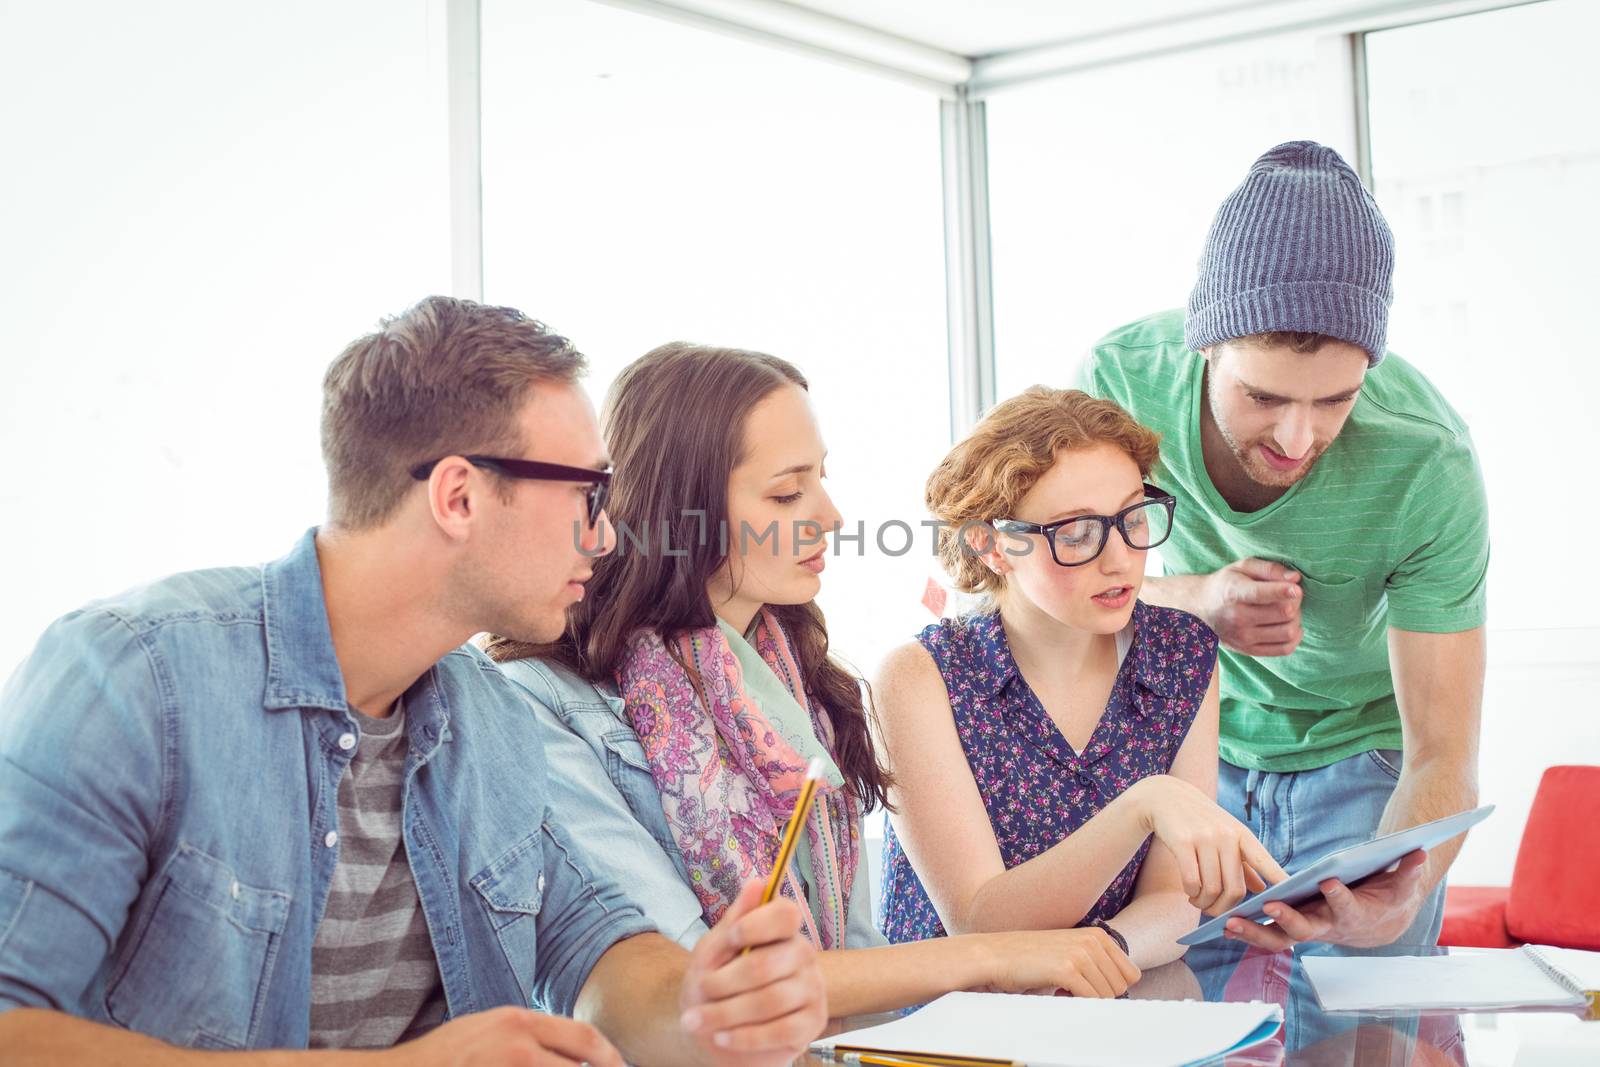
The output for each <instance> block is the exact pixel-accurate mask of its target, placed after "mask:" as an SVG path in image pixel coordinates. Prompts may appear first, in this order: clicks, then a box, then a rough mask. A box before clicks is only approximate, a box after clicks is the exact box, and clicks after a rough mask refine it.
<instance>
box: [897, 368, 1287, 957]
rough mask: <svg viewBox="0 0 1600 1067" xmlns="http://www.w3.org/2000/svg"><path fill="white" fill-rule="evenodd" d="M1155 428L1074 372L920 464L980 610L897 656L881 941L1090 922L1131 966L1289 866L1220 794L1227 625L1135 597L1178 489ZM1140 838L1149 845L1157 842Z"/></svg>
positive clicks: (950, 557)
mask: <svg viewBox="0 0 1600 1067" xmlns="http://www.w3.org/2000/svg"><path fill="white" fill-rule="evenodd" d="M1158 445H1159V442H1158V439H1157V437H1156V435H1155V434H1154V433H1152V432H1151V431H1149V430H1147V429H1145V428H1144V427H1143V426H1140V425H1139V424H1138V423H1137V422H1135V421H1134V420H1133V419H1132V418H1131V417H1130V416H1129V415H1128V414H1127V413H1126V412H1125V411H1123V410H1122V409H1121V408H1119V407H1117V406H1116V405H1115V404H1113V403H1110V402H1109V401H1105V400H1097V399H1095V398H1093V397H1090V396H1088V395H1087V394H1085V393H1081V392H1078V391H1076V390H1063V389H1048V388H1045V387H1042V386H1035V387H1033V388H1031V389H1029V390H1027V391H1026V392H1024V393H1023V394H1021V395H1020V396H1016V397H1013V398H1011V399H1010V400H1007V401H1005V402H1003V403H1001V404H999V405H997V406H996V407H995V408H994V410H993V411H991V412H990V413H989V415H988V416H987V417H986V418H984V419H983V420H982V421H981V422H980V423H979V424H978V425H977V426H976V427H975V428H974V429H973V431H972V432H971V434H970V435H969V436H968V437H967V438H966V439H965V440H963V441H962V442H960V443H959V444H958V445H956V446H955V448H954V449H952V450H951V452H950V454H949V455H947V456H946V457H945V459H944V460H943V461H942V462H941V463H940V464H939V466H938V468H937V469H936V470H935V471H934V472H933V475H932V476H931V477H930V478H929V479H928V484H927V504H928V508H929V510H930V511H931V512H932V514H933V515H934V516H935V517H936V518H937V519H939V520H940V521H941V522H942V523H943V524H944V526H943V527H942V528H941V530H940V535H939V536H940V544H939V548H940V555H941V558H942V561H943V563H944V566H945V568H946V569H947V570H948V572H949V573H950V575H951V577H952V578H953V579H954V581H955V585H956V586H957V588H959V589H961V590H962V591H964V592H968V593H973V594H978V595H979V596H980V597H981V598H982V599H981V603H980V606H979V607H978V608H977V609H976V610H974V611H972V612H970V613H968V614H966V615H964V616H962V617H960V618H955V619H943V620H941V621H940V622H938V623H936V624H934V625H932V626H929V627H927V628H926V629H924V630H923V631H922V633H921V634H920V635H919V636H918V638H917V640H916V641H913V642H909V643H908V644H906V645H904V646H902V647H900V648H898V649H896V650H895V651H894V652H893V653H891V654H890V655H889V657H888V658H887V659H886V661H885V663H884V666H883V669H882V673H881V676H880V678H879V680H878V682H877V684H876V685H875V687H874V689H875V692H876V693H877V698H878V699H877V704H878V713H879V715H880V717H881V724H880V728H881V730H882V741H883V749H884V753H885V755H886V757H887V759H888V764H889V770H890V772H891V774H892V776H893V778H892V781H893V785H892V787H891V789H890V793H889V795H890V802H891V805H892V807H891V813H890V818H891V830H890V833H889V836H888V839H887V840H886V842H885V846H886V847H885V862H884V868H885V870H884V887H883V893H882V899H881V923H880V925H881V926H882V928H883V930H884V932H885V934H887V936H888V937H889V939H890V940H891V941H897V942H900V941H915V940H922V939H925V938H930V937H939V936H942V935H944V934H946V933H951V934H956V933H966V932H969V931H976V930H1002V929H1004V930H1010V929H1050V928H1061V927H1074V926H1099V927H1101V928H1103V929H1105V930H1106V931H1107V932H1108V933H1110V934H1111V935H1112V936H1113V937H1114V938H1116V939H1117V940H1118V941H1119V942H1121V943H1123V945H1124V947H1125V948H1126V950H1127V952H1128V955H1129V956H1130V958H1131V959H1132V960H1133V961H1134V963H1135V964H1137V965H1138V966H1140V967H1151V966H1155V965H1158V964H1161V963H1165V962H1168V961H1170V960H1173V959H1176V958H1177V957H1178V956H1180V955H1182V953H1183V948H1182V946H1180V945H1179V944H1178V943H1177V938H1178V937H1180V936H1182V935H1183V934H1184V933H1186V932H1187V931H1189V930H1190V929H1192V928H1193V927H1194V925H1195V922H1196V920H1197V918H1198V913H1199V912H1200V911H1206V912H1212V913H1215V912H1218V911H1221V910H1225V909H1226V908H1228V907H1231V906H1232V905H1233V904H1234V903H1237V902H1238V901H1239V900H1240V899H1242V898H1243V897H1244V896H1245V894H1246V892H1247V891H1254V890H1259V889H1261V888H1263V887H1264V884H1265V881H1266V880H1271V881H1276V880H1279V879H1281V878H1282V877H1283V876H1284V875H1283V871H1282V870H1281V869H1280V868H1279V867H1278V865H1277V864H1276V863H1275V862H1274V861H1273V859H1272V857H1271V856H1270V855H1269V854H1268V853H1267V851H1266V849H1264V848H1263V847H1262V846H1261V844H1260V843H1259V842H1258V841H1257V840H1256V839H1255V838H1254V837H1253V836H1252V835H1251V834H1250V832H1249V830H1247V829H1246V828H1245V827H1244V826H1243V824H1241V823H1239V822H1238V821H1237V820H1236V819H1234V818H1233V817H1232V816H1231V815H1229V814H1227V813H1226V812H1224V811H1223V810H1222V809H1221V808H1219V807H1218V806H1217V804H1216V802H1215V797H1216V780H1217V716H1218V699H1217V672H1216V667H1217V639H1216V635H1215V634H1213V633H1212V632H1211V630H1210V629H1209V628H1207V627H1206V625H1205V624H1204V623H1202V622H1201V621H1200V620H1199V619H1197V618H1195V617H1194V616H1192V615H1188V614H1186V613H1184V612H1181V611H1174V610H1171V609H1168V608H1161V607H1155V606H1153V605H1149V604H1145V603H1143V602H1142V601H1140V600H1139V590H1140V586H1141V584H1142V582H1143V579H1144V567H1145V557H1146V554H1147V553H1148V551H1149V550H1150V549H1152V548H1155V547H1157V546H1159V545H1160V544H1161V543H1162V542H1163V541H1164V540H1166V537H1167V535H1168V534H1169V533H1170V532H1171V529H1172V523H1173V520H1174V518H1175V515H1174V512H1175V510H1176V505H1175V502H1174V501H1173V499H1172V497H1170V496H1168V495H1167V494H1165V493H1163V492H1162V491H1161V490H1160V489H1158V488H1156V487H1155V486H1152V485H1150V484H1148V483H1147V482H1146V481H1145V479H1146V478H1147V477H1148V476H1149V472H1150V469H1151V467H1152V466H1153V465H1154V463H1155V461H1156V457H1157V454H1158ZM1152 837H1153V838H1154V841H1155V842H1159V843H1160V847H1153V844H1154V843H1153V842H1152V840H1151V839H1152Z"/></svg>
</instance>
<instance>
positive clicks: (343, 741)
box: [339, 734, 356, 752]
mask: <svg viewBox="0 0 1600 1067" xmlns="http://www.w3.org/2000/svg"><path fill="white" fill-rule="evenodd" d="M339 747H340V748H342V749H344V750H345V751H346V752H349V751H350V750H351V749H352V748H355V747H356V735H355V734H341V735H340V736H339Z"/></svg>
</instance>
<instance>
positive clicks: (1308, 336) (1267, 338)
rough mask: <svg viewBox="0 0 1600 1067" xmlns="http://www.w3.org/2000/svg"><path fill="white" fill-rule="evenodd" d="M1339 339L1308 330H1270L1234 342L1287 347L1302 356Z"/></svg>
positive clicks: (1269, 346) (1265, 346)
mask: <svg viewBox="0 0 1600 1067" xmlns="http://www.w3.org/2000/svg"><path fill="white" fill-rule="evenodd" d="M1337 340H1338V338H1337V337H1329V336H1328V335H1327V334H1325V333H1312V332H1310V331H1308V330H1269V331H1268V332H1266V333H1253V334H1250V335H1248V336H1246V337H1240V338H1237V339H1236V340H1235V341H1234V343H1235V344H1244V345H1256V346H1258V347H1261V348H1287V349H1290V350H1291V351H1295V352H1298V353H1300V354H1301V355H1302V356H1309V355H1310V354H1311V353H1313V352H1315V351H1317V350H1318V349H1320V348H1321V347H1322V346H1323V345H1326V344H1331V343H1332V342H1334V341H1337Z"/></svg>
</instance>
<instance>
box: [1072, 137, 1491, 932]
mask: <svg viewBox="0 0 1600 1067" xmlns="http://www.w3.org/2000/svg"><path fill="white" fill-rule="evenodd" d="M1393 270H1394V239H1393V237H1392V236H1391V234H1390V232H1389V227H1388V225H1387V224H1386V223H1385V222H1384V219H1383V216H1382V215H1381V214H1379V212H1378V208H1377V205H1376V204H1375V203H1374V202H1373V200H1372V197H1371V196H1370V195H1368V193H1367V191H1366V190H1365V189H1364V188H1362V185H1361V182H1360V179H1359V178H1358V177H1357V176H1356V174H1355V172H1354V171H1353V170H1351V168H1350V167H1349V165H1348V164H1346V163H1345V161H1344V160H1343V159H1341V158H1340V157H1339V154H1338V153H1337V152H1335V151H1333V150H1332V149H1330V148H1327V147H1325V146H1323V145H1319V144H1315V143H1313V142H1310V141H1295V142H1291V143H1289V144H1282V145H1279V146H1277V147H1276V148H1273V149H1272V150H1270V151H1269V152H1267V153H1266V154H1265V155H1263V156H1262V157H1261V158H1260V159H1258V160H1256V162H1255V164H1254V165H1253V166H1252V167H1251V168H1250V172H1249V174H1248V175H1246V177H1245V180H1244V182H1243V184H1241V185H1240V186H1239V187H1238V189H1236V190H1235V191H1234V192H1233V193H1232V194H1231V195H1230V196H1229V197H1228V198H1227V200H1225V201H1224V202H1223V204H1222V207H1221V210H1219V211H1218V212H1217V217H1216V220H1215V222H1214V223H1213V224H1212V227H1211V231H1210V234H1209V235H1208V237H1207V239H1206V245H1205V249H1204V251H1203V252H1202V254H1201V258H1200V274H1199V279H1198V280H1197V282H1196V283H1195V287H1194V292H1193V295H1191V297H1190V298H1189V307H1188V311H1187V314H1185V313H1181V312H1178V311H1172V312H1165V313H1161V314H1156V315H1152V316H1150V317H1148V318H1145V319H1141V320H1139V321H1138V322H1135V323H1132V324H1131V325H1128V326H1124V327H1122V328H1121V329H1119V330H1116V331H1114V332H1113V333H1111V334H1110V335H1109V336H1107V337H1106V338H1104V339H1103V340H1101V341H1100V343H1099V344H1098V345H1097V346H1096V347H1095V349H1094V351H1093V353H1092V354H1091V357H1090V359H1089V362H1088V364H1087V367H1086V369H1085V376H1086V383H1085V386H1084V387H1085V388H1086V389H1087V390H1088V391H1089V392H1092V393H1094V394H1096V395H1098V396H1103V397H1108V398H1110V399H1112V400H1115V401H1116V402H1118V403H1119V404H1121V405H1122V406H1123V407H1125V408H1127V409H1128V411H1130V412H1131V413H1132V414H1133V416H1134V417H1135V418H1137V419H1138V420H1139V421H1140V422H1142V423H1144V424H1145V425H1147V426H1149V427H1151V428H1153V429H1155V430H1157V431H1159V432H1160V433H1161V435H1162V447H1161V461H1160V464H1159V466H1158V467H1157V469H1156V471H1155V472H1154V474H1153V476H1152V480H1153V481H1155V482H1156V484H1158V485H1160V486H1161V487H1162V488H1163V489H1165V490H1167V491H1168V492H1170V493H1172V494H1173V495H1175V496H1176V497H1177V498H1178V501H1179V505H1178V511H1177V524H1176V526H1175V528H1174V531H1173V536H1172V538H1171V540H1170V541H1168V542H1167V544H1166V545H1164V546H1162V549H1161V552H1162V555H1163V559H1164V563H1165V572H1166V575H1167V577H1163V578H1151V579H1149V580H1147V581H1146V583H1145V590H1146V592H1145V596H1146V598H1147V599H1149V600H1151V601H1153V602H1155V603H1158V604H1165V605H1168V606H1171V607H1177V608H1182V609H1184V610H1187V611H1190V612H1193V613H1194V614H1195V615H1198V616H1199V617H1200V618H1202V619H1204V620H1205V621H1206V622H1207V623H1208V624H1210V626H1211V627H1212V628H1213V629H1214V630H1216V631H1217V633H1218V635H1219V636H1220V637H1221V638H1222V641H1223V643H1224V646H1225V651H1224V652H1223V655H1222V730H1221V753H1222V764H1221V767H1220V775H1219V782H1218V799H1219V801H1220V802H1221V803H1222V804H1223V806H1224V807H1226V808H1228V809H1229V810H1230V811H1232V812H1233V814H1234V815H1235V816H1237V817H1238V818H1239V819H1240V820H1242V821H1243V822H1244V823H1245V824H1246V825H1248V826H1249V828H1250V829H1251V831H1252V832H1254V833H1255V834H1256V835H1257V836H1258V837H1259V838H1260V839H1261V841H1262V842H1263V843H1264V844H1266V845H1267V847H1268V848H1269V849H1271V850H1272V851H1273V854H1274V856H1275V857H1276V858H1277V859H1278V861H1279V862H1280V863H1282V864H1283V865H1284V866H1285V867H1290V868H1293V867H1298V866H1303V865H1304V864H1306V863H1308V862H1309V861H1311V860H1313V859H1315V858H1317V857H1318V856H1321V855H1322V854H1324V853H1326V852H1329V851H1331V850H1333V849H1336V848H1341V847H1343V846H1346V845H1350V844H1354V843H1356V842H1358V841H1362V840H1366V839H1367V838H1370V837H1371V836H1373V835H1374V834H1375V833H1388V832H1390V831H1394V830H1400V829H1404V828H1405V827H1408V826H1414V825H1416V824H1418V823H1422V822H1427V821H1428V820H1431V819H1436V818H1439V817H1441V816H1445V815H1452V814H1455V813H1456V812H1459V811H1464V810H1467V809H1469V808H1472V807H1473V806H1474V805H1475V803H1476V800H1477V748H1478V722H1479V713H1480V706H1481V703H1482V690H1483V672H1484V637H1483V624H1484V614H1485V605H1484V575H1485V571H1486V569H1487V566H1488V560H1489V539H1488V516H1487V511H1486V506H1485V500H1484V491H1483V482H1482V477H1481V475H1480V472H1479V469H1478V462H1477V458H1476V456H1475V455H1474V452H1473V448H1472V442H1471V439H1470V437H1469V436H1468V433H1467V428H1466V426H1465V424H1464V423H1463V422H1462V420H1461V418H1460V416H1458V415H1457V414H1456V413H1455V411H1454V410H1452V409H1451V407H1450V405H1449V404H1448V403H1446V402H1445V400H1444V398H1443V397H1441V396H1440V395H1439V393H1438V391H1437V390H1435V389H1434V387H1433V386H1432V385H1431V384H1430V383H1429V382H1428V380H1427V379H1426V378H1424V377H1423V375H1422V374H1421V373H1420V372H1418V371H1417V370H1416V368H1414V367H1412V366H1411V365H1409V364H1408V363H1406V362H1405V361H1403V360H1401V359H1400V358H1399V357H1398V356H1395V355H1393V354H1386V352H1385V349H1384V333H1385V329H1386V326H1387V322H1388V314H1389V304H1390V301H1391V297H1392V276H1393ZM1459 848H1460V840H1459V839H1458V840H1456V841H1454V842H1451V843H1449V844H1447V845H1444V846H1441V847H1439V848H1437V849H1435V850H1434V851H1433V852H1432V854H1431V855H1429V856H1428V857H1427V858H1426V861H1425V862H1423V861H1422V859H1421V857H1420V855H1413V856H1411V857H1408V858H1407V859H1406V860H1405V861H1404V862H1402V864H1401V865H1400V867H1399V869H1398V870H1396V871H1394V872H1392V873H1389V874H1384V875H1380V876H1378V877H1375V878H1372V879H1368V880H1367V881H1366V882H1364V883H1362V884H1361V885H1360V886H1359V887H1357V888H1354V889H1352V888H1349V887H1346V886H1343V885H1340V884H1338V883H1327V884H1325V885H1324V887H1323V889H1324V895H1323V899H1320V900H1318V901H1316V902H1314V903H1310V904H1306V905H1302V906H1301V907H1299V908H1298V909H1289V908H1286V907H1283V906H1282V905H1270V906H1269V909H1268V910H1269V912H1272V913H1273V917H1274V918H1275V919H1276V921H1277V922H1276V925H1275V926H1273V927H1260V926H1256V925H1255V924H1253V923H1247V922H1244V921H1242V920H1234V921H1232V922H1230V923H1229V924H1228V925H1229V937H1230V938H1234V939H1235V942H1237V941H1245V942H1249V943H1251V944H1255V945H1259V946H1261V947H1264V948H1269V949H1279V948H1285V947H1288V946H1289V945H1292V944H1294V943H1296V942H1302V941H1320V942H1328V943H1331V944H1334V945H1340V946H1345V948H1344V949H1334V950H1332V951H1366V952H1372V951H1381V950H1382V949H1381V948H1380V947H1381V946H1390V945H1392V946H1393V948H1391V949H1390V950H1389V951H1401V950H1402V946H1414V945H1417V944H1424V943H1426V944H1432V943H1434V942H1436V941H1437V940H1438V935H1439V925H1440V921H1441V916H1442V911H1443V897H1444V876H1445V872H1446V870H1447V869H1448V868H1449V866H1450V862H1451V860H1452V859H1454V857H1455V855H1456V853H1457V851H1458V850H1459ZM1280 909H1281V910H1280ZM1319 951H1328V950H1326V949H1323V950H1319ZM1239 952H1242V947H1239V946H1237V944H1236V946H1235V949H1234V955H1235V957H1236V956H1237V954H1238V953H1239Z"/></svg>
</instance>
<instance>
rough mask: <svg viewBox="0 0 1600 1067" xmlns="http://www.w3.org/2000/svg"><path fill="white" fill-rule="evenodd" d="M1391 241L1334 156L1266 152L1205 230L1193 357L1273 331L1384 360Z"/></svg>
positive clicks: (1291, 147) (1356, 181) (1193, 306)
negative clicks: (1305, 335) (1334, 342)
mask: <svg viewBox="0 0 1600 1067" xmlns="http://www.w3.org/2000/svg"><path fill="white" fill-rule="evenodd" d="M1393 299H1394V236H1393V235H1392V234H1391V233H1390V232H1389V225H1388V223H1386V222H1384V221H1383V215H1382V214H1380V213H1379V211H1378V205H1377V204H1376V203H1374V202H1373V199H1372V196H1371V195H1370V194H1369V193H1368V192H1367V191H1366V189H1364V188H1363V187H1362V185H1361V179H1360V178H1359V177H1357V176H1356V172H1355V171H1354V170H1352V169H1350V165H1349V164H1348V163H1346V162H1345V161H1344V160H1343V159H1342V158H1341V157H1340V156H1339V153H1337V152H1335V151H1334V150H1333V149H1331V148H1328V147H1327V146H1325V145H1320V144H1317V143H1316V142H1315V141H1290V142H1288V143H1287V144H1281V145H1278V146H1277V147H1276V148H1273V149H1270V150H1269V151H1268V152H1267V153H1266V154H1265V155H1263V156H1262V157H1261V158H1260V159H1258V160H1256V161H1255V163H1254V164H1253V165H1252V166H1251V167H1250V173H1249V174H1247V175H1245V179H1244V182H1243V183H1242V184H1241V185H1240V186H1239V188H1237V189H1235V190H1234V191H1233V192H1232V193H1231V194H1229V196H1228V199H1226V200H1224V201H1223V202H1222V207H1221V209H1219V210H1218V211H1217V217H1216V219H1215V220H1214V221H1213V222H1212V223H1211V232H1210V233H1208V234H1207V235H1206V245H1205V249H1204V250H1203V251H1202V252H1201V253H1200V277H1199V279H1198V280H1197V281H1196V282H1195V286H1194V292H1193V293H1191V294H1190V295H1189V313H1188V316H1187V317H1186V318H1185V320H1184V328H1183V334H1184V343H1185V344H1186V345H1187V346H1188V347H1189V349H1190V350H1191V351H1199V350H1200V349H1202V348H1205V347H1207V346H1209V345H1214V344H1217V343H1219V342H1222V341H1231V340H1233V339H1234V338H1237V337H1246V336H1249V335H1250V334H1255V333H1266V332H1268V331H1271V330H1294V331H1308V332H1311V333H1321V334H1327V335H1328V336H1329V337H1337V338H1338V339H1339V340H1341V341H1348V342H1350V343H1351V344H1353V345H1358V346H1360V347H1361V348H1364V349H1366V351H1367V358H1368V360H1369V361H1370V363H1371V365H1372V366H1377V364H1378V361H1379V360H1381V359H1382V358H1383V351H1384V335H1385V333H1386V332H1387V330H1388V325H1389V304H1390V302H1391V301H1392V300H1393Z"/></svg>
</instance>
